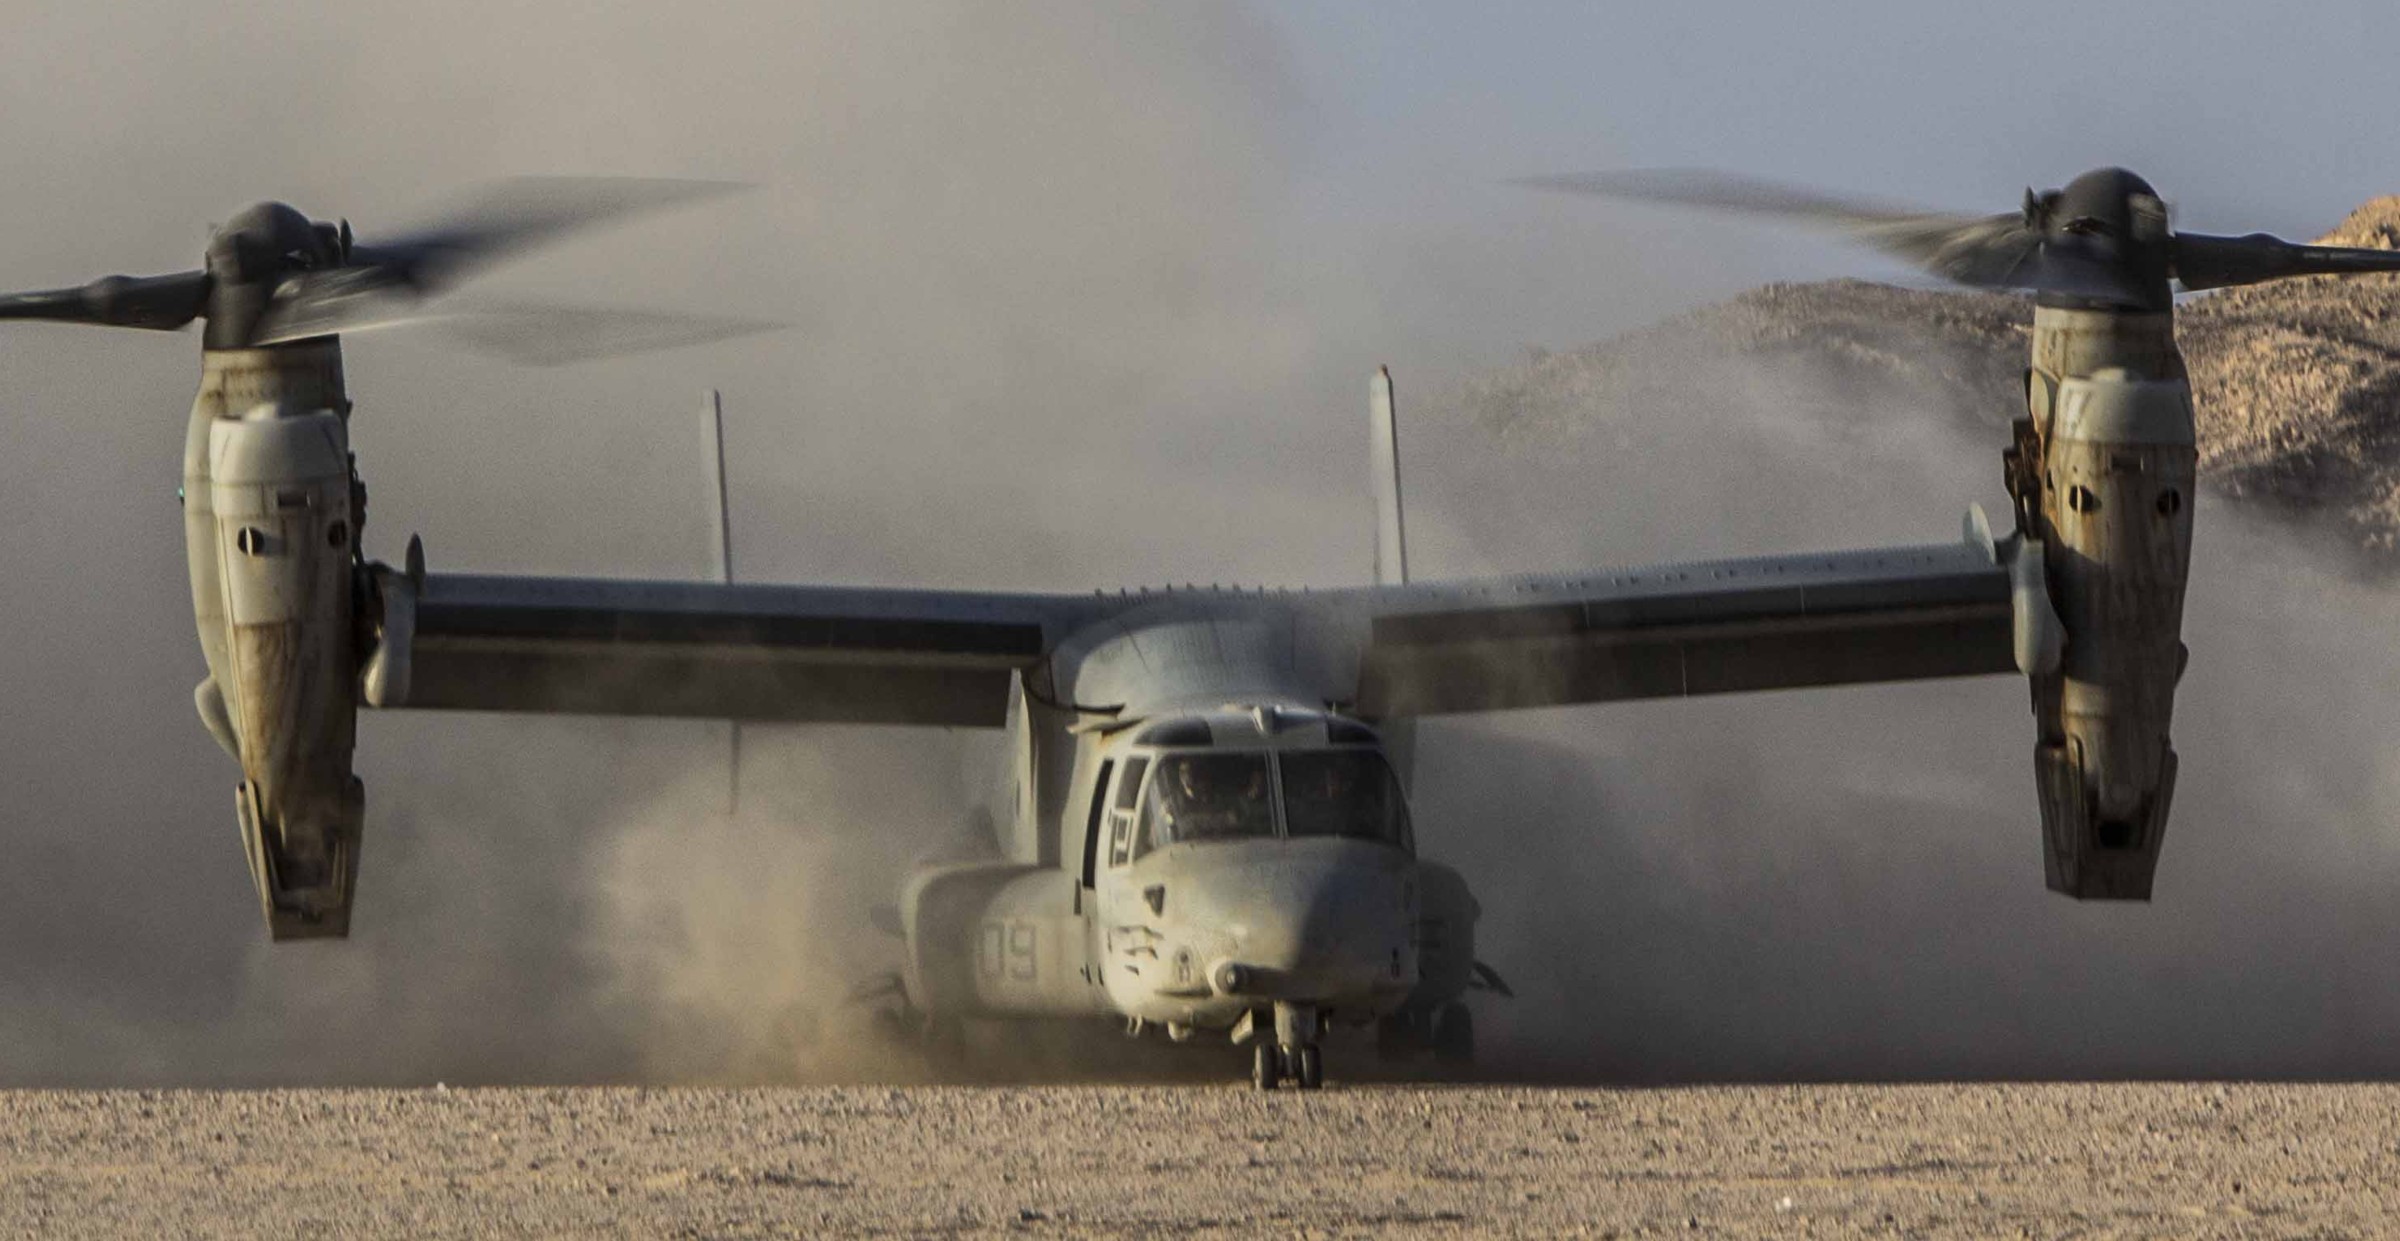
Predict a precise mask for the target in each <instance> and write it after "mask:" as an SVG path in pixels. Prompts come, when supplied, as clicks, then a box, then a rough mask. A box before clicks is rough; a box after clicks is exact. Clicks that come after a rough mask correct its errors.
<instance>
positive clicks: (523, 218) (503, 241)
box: [349, 177, 749, 293]
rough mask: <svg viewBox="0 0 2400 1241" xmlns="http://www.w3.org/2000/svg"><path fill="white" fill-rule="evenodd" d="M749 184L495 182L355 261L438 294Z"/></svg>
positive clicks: (366, 248) (356, 250) (352, 259)
mask: <svg viewBox="0 0 2400 1241" xmlns="http://www.w3.org/2000/svg"><path fill="white" fill-rule="evenodd" d="M748 188H749V187H748V186H745V185H741V184H737V183H734V182H729V181H671V180H657V179H649V178H641V177H519V178H516V179H513V180H508V181H496V182H493V183H491V184H490V185H487V186H485V187H483V188H482V189H481V190H480V191H478V192H477V193H476V194H475V195H474V197H472V198H470V199H468V200H467V201H466V202H464V203H462V204H460V205H459V206H457V207H455V208H453V209H452V210H450V211H449V212H447V213H445V214H444V215H443V216H442V218H441V219H439V220H437V221H436V222H434V223H433V224H430V225H428V226H426V227H424V228H420V229H417V230H415V231H414V232H410V233H404V234H402V235H400V236H398V237H394V238H391V239H389V240H387V241H381V242H376V243H373V244H361V245H357V246H354V247H352V248H351V251H350V256H349V263H350V265H351V266H353V267H367V268H377V269H381V270H383V271H385V272H387V273H389V274H390V275H391V276H392V277H393V278H394V279H396V280H398V281H400V282H402V283H405V284H407V285H409V286H410V287H412V288H414V289H415V290H417V291H418V292H420V293H431V292H438V291H439V290H440V289H442V288H445V287H447V286H449V285H452V284H455V283H457V282H458V281H460V280H463V279H465V278H466V277H467V276H469V275H472V274H473V273H474V271H475V270H476V269H478V268H481V267H485V266H488V265H490V264H492V263H495V262H498V261H500V260H501V259H504V258H507V257H509V256H511V255H514V254H518V253H521V252H523V251H525V250H529V249H532V248H533V247H535V246H539V245H542V244H545V243H548V242H552V241H556V240H558V239H559V238H561V237H563V236H565V235H566V234H567V233H570V232H573V231H575V230H577V229H583V228H590V227H593V226H595V225H599V224H604V223H607V222H609V221H611V220H616V219H621V218H623V217H626V216H631V215H635V214H638V213H640V212H644V211H657V210H661V209H663V208H667V207H673V206H678V205H680V204H683V203H690V202H698V201H700V200H702V199H707V198H716V197H720V196H722V195H725V194H730V193H733V192H735V191H737V190H743V189H748Z"/></svg>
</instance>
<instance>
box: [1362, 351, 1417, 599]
mask: <svg viewBox="0 0 2400 1241" xmlns="http://www.w3.org/2000/svg"><path fill="white" fill-rule="evenodd" d="M1367 408H1368V424H1369V425H1368V445H1369V447H1368V462H1367V465H1368V470H1369V473H1370V475H1371V478H1370V481H1371V483H1372V484H1373V487H1374V491H1375V584H1376V585H1378V586H1405V585H1407V584H1408V524H1407V519H1406V517H1405V515H1404V514H1403V512H1402V509H1401V505H1400V423H1399V413H1398V410H1397V408H1396V407H1395V405H1394V404H1393V401H1392V368H1390V367H1388V366H1379V367H1377V368H1375V378H1374V380H1373V382H1372V385H1371V386H1370V388H1369V392H1368V402H1367Z"/></svg>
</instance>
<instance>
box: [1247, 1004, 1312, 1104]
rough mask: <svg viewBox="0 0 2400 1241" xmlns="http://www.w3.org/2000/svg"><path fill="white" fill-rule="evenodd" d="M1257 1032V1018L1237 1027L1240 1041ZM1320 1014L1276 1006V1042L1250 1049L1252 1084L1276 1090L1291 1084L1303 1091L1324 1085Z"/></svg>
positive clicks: (1260, 1043)
mask: <svg viewBox="0 0 2400 1241" xmlns="http://www.w3.org/2000/svg"><path fill="white" fill-rule="evenodd" d="M1254 1028H1255V1015H1254V1016H1253V1017H1251V1018H1245V1019H1244V1020H1243V1021H1242V1022H1241V1024H1240V1025H1239V1026H1237V1027H1235V1037H1236V1038H1237V1039H1238V1038H1240V1037H1241V1036H1243V1035H1244V1034H1247V1033H1249V1032H1250V1031H1251V1030H1252V1029H1254ZM1320 1028H1321V1024H1320V1022H1319V1021H1318V1017H1317V1010H1316V1009H1315V1008H1312V1007H1310V1006H1309V1005H1306V1004H1277V1005H1276V1006H1275V1040H1274V1041H1273V1042H1269V1041H1267V1040H1266V1039H1264V1038H1260V1039H1258V1041H1257V1043H1256V1045H1254V1046H1253V1047H1252V1048H1251V1049H1250V1084H1251V1085H1253V1086H1256V1087H1258V1088H1259V1089H1260V1090H1273V1089H1275V1088H1277V1087H1279V1086H1281V1085H1283V1083H1285V1082H1290V1083H1292V1084H1293V1085H1295V1086H1298V1087H1299V1088H1300V1089H1302V1090H1315V1089H1317V1088H1318V1087H1320V1086H1323V1085H1324V1084H1325V1053H1324V1050H1323V1049H1322V1048H1320V1047H1318V1046H1317V1035H1318V1032H1319V1030H1320Z"/></svg>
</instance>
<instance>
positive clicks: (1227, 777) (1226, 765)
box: [1134, 753, 1275, 858]
mask: <svg viewBox="0 0 2400 1241" xmlns="http://www.w3.org/2000/svg"><path fill="white" fill-rule="evenodd" d="M1156 772H1157V774H1156V775H1154V776H1153V777H1151V780H1150V799H1149V801H1148V802H1146V803H1144V805H1143V809H1142V832H1141V838H1140V839H1139V840H1138V841H1136V842H1135V846H1134V856H1135V857H1137V858H1138V857H1140V856H1142V855H1143V854H1145V853H1148V852H1150V851H1151V850H1153V849H1161V848H1164V847H1166V846H1167V845H1170V844H1178V843H1183V842H1188V841H1206V840H1240V839H1246V838H1251V837H1260V836H1273V835H1274V834H1275V797H1274V782H1273V780H1272V779H1271V778H1270V777H1269V775H1268V772H1267V756H1266V755H1264V754H1239V753H1236V754H1223V753H1219V754H1169V755H1167V756H1165V757H1163V758H1161V759H1159V760H1158V765H1157V767H1156Z"/></svg>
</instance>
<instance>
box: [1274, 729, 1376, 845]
mask: <svg viewBox="0 0 2400 1241" xmlns="http://www.w3.org/2000/svg"><path fill="white" fill-rule="evenodd" d="M1277 757H1278V759H1279V761H1280V762H1281V763H1282V765H1283V823H1284V828H1285V830H1287V831H1288V832H1290V833H1291V835H1292V836H1293V837H1294V838H1298V837H1302V836H1347V837H1349V838H1351V839H1353V840H1380V841H1382V842H1384V843H1385V844H1390V845H1403V846H1405V845H1406V844H1407V842H1408V808H1407V802H1406V799H1404V798H1403V797H1401V795H1400V785H1399V782H1398V781H1397V780H1395V779H1394V778H1393V776H1392V769H1391V766H1390V765H1389V764H1387V763H1385V762H1384V761H1383V756H1382V755H1381V754H1378V753H1376V752H1375V751H1373V750H1314V751H1310V750H1291V751H1286V752H1284V753H1283V754H1281V755H1279V756H1277Z"/></svg>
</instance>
